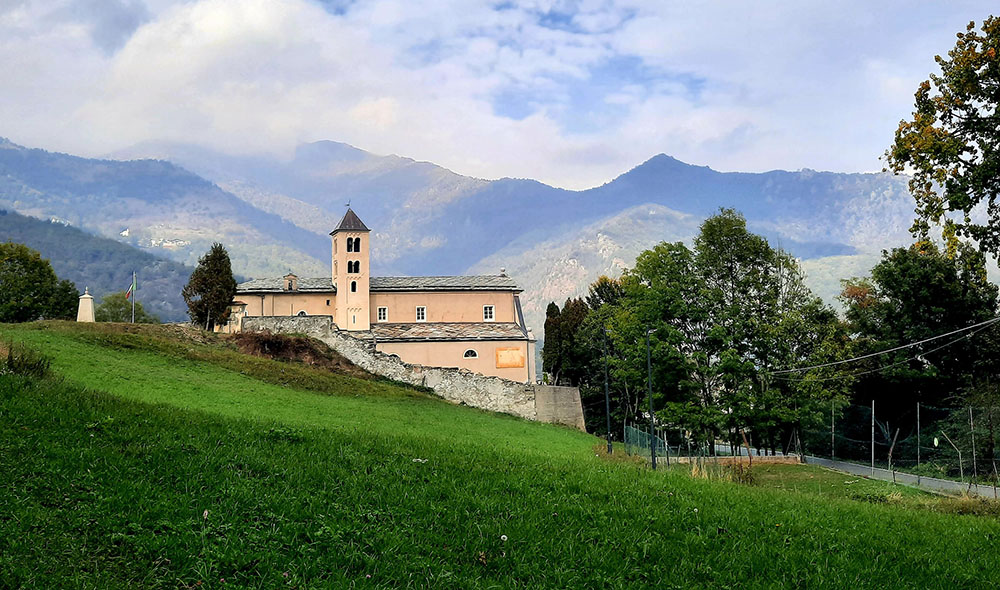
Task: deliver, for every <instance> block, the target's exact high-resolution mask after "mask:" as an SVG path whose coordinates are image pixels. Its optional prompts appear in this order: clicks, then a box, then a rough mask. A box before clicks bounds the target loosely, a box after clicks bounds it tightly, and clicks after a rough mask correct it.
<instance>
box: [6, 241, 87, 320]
mask: <svg viewBox="0 0 1000 590" xmlns="http://www.w3.org/2000/svg"><path fill="white" fill-rule="evenodd" d="M79 297H80V294H79V292H78V291H77V290H76V286H75V285H74V284H73V283H72V282H70V281H65V280H64V281H60V280H59V279H58V277H56V273H55V272H54V271H53V270H52V265H50V264H49V261H48V260H45V259H44V258H42V257H41V255H40V254H39V253H38V252H36V251H34V250H32V249H31V248H28V247H27V246H25V245H23V244H15V243H13V242H7V243H4V244H0V322H30V321H34V320H38V319H70V318H73V317H76V309H77V305H78V302H79Z"/></svg>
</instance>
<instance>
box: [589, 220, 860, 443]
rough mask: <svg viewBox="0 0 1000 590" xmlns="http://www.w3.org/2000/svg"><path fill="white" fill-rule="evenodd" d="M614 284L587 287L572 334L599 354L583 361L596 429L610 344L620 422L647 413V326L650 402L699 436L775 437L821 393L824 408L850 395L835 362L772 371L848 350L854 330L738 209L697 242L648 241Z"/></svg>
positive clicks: (707, 226)
mask: <svg viewBox="0 0 1000 590" xmlns="http://www.w3.org/2000/svg"><path fill="white" fill-rule="evenodd" d="M618 283H619V284H618V285H615V284H614V282H612V281H611V280H610V279H607V278H602V279H599V280H598V281H597V282H596V283H595V284H594V285H593V286H592V287H591V292H590V297H588V300H589V301H590V302H591V307H592V308H593V311H592V312H591V314H590V315H589V316H588V317H587V319H586V321H585V322H584V323H583V325H582V327H581V329H580V330H579V333H578V337H577V340H578V342H579V343H580V346H581V347H582V348H583V349H585V350H587V351H588V352H589V358H591V359H594V360H593V362H590V363H589V364H588V363H581V365H582V366H584V367H585V368H586V369H587V370H586V371H585V372H584V374H583V377H582V378H581V385H582V390H581V394H582V396H583V399H584V404H585V407H584V410H585V412H584V413H585V417H586V418H587V424H588V428H589V429H593V430H594V431H597V432H601V431H603V430H604V425H603V422H604V418H603V362H601V360H602V358H601V357H602V355H603V354H604V352H603V349H604V347H605V346H607V348H608V364H609V366H610V377H611V379H610V381H611V387H610V389H611V392H612V401H613V403H614V404H615V407H614V409H613V414H614V416H615V418H616V421H619V422H618V423H619V424H620V420H623V419H630V420H637V419H641V418H642V414H643V413H644V412H645V411H646V408H647V407H648V406H647V403H648V401H647V400H646V389H647V371H646V363H645V360H646V337H645V335H646V331H647V330H649V329H654V330H655V332H654V333H653V335H652V337H651V338H650V349H651V356H652V360H653V362H652V372H653V391H654V395H653V406H654V411H655V412H656V414H657V417H658V419H659V420H660V422H661V424H664V425H667V426H673V427H676V428H677V429H678V430H685V431H688V432H691V433H692V436H694V437H695V438H696V439H702V440H710V439H712V438H714V437H715V436H717V435H718V434H720V433H728V434H729V435H730V436H732V437H733V440H734V441H735V440H738V439H739V437H738V432H739V430H743V429H750V430H751V431H752V433H753V436H754V437H756V438H755V442H756V443H759V444H760V445H761V446H769V447H772V448H773V447H775V446H776V445H777V443H778V442H779V440H780V441H782V442H784V441H786V440H788V436H786V435H787V434H788V433H790V432H794V431H795V430H796V429H797V428H798V427H799V425H801V424H802V423H804V422H808V421H809V420H810V419H811V417H812V416H813V415H814V414H815V409H816V405H817V402H818V401H819V400H824V404H823V405H824V407H826V408H828V407H829V403H828V402H829V400H830V399H831V398H832V397H836V396H843V389H844V385H843V382H842V381H839V380H826V379H825V377H828V376H830V373H831V371H830V370H816V371H810V372H808V373H807V374H805V375H802V376H795V378H794V379H793V378H785V379H781V380H777V379H776V380H769V379H767V378H766V376H767V375H768V373H769V372H770V371H771V370H772V369H775V368H786V367H792V366H802V365H804V364H814V363H819V362H822V361H824V360H830V358H831V357H836V356H838V355H840V354H842V353H843V348H844V346H845V345H846V342H847V334H846V332H845V330H844V329H843V326H842V325H841V323H840V322H839V320H838V319H837V317H836V314H835V313H834V312H833V311H832V310H831V309H830V308H829V307H827V306H824V305H823V304H822V303H821V302H820V301H819V300H818V299H817V298H815V297H813V296H812V295H811V294H810V293H809V291H808V289H806V288H805V286H804V285H803V283H802V276H801V272H800V270H799V268H798V264H797V262H796V261H795V260H794V259H793V258H791V257H790V256H789V255H787V254H786V253H784V252H781V251H780V250H776V249H774V248H772V247H771V246H770V245H769V244H768V243H767V241H766V240H765V239H764V238H762V237H761V236H758V235H755V234H753V233H752V232H750V231H748V230H747V228H746V221H745V219H744V218H743V217H742V215H740V214H739V213H737V212H735V211H732V210H725V209H724V210H722V211H720V212H719V213H718V214H717V215H715V216H712V217H710V218H709V219H707V220H706V221H705V222H704V223H703V224H702V228H701V232H700V233H699V235H698V236H697V238H696V239H695V247H694V249H691V248H688V247H687V246H686V245H684V244H683V243H679V242H678V243H673V244H671V243H661V244H659V245H657V246H655V247H653V248H651V249H649V250H647V251H645V252H642V253H641V254H640V255H639V256H638V257H637V259H636V262H635V266H634V268H632V269H630V270H629V271H627V272H626V273H625V274H624V275H623V277H622V278H621V280H620V281H618ZM605 328H607V329H608V333H607V334H605V332H604V329H605ZM605 338H606V341H605ZM584 356H587V355H584ZM673 432H674V433H675V434H674V435H676V432H677V430H673Z"/></svg>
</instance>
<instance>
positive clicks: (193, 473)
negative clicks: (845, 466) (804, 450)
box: [0, 323, 1000, 588]
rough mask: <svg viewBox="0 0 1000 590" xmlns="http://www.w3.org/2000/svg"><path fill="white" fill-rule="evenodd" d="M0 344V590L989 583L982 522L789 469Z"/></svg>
mask: <svg viewBox="0 0 1000 590" xmlns="http://www.w3.org/2000/svg"><path fill="white" fill-rule="evenodd" d="M9 341H15V342H24V343H28V344H30V345H31V346H33V347H35V348H36V349H38V350H40V351H42V352H43V353H44V354H46V355H47V356H48V357H50V359H51V361H52V371H53V374H54V377H49V378H45V379H35V378H29V377H25V376H21V375H17V374H10V373H7V374H2V375H0V473H2V474H3V475H2V479H0V482H2V483H0V587H12V588H18V587H25V588H56V587H67V588H125V587H132V588H193V587H198V588H209V587H210V588H350V587H356V588H400V587H403V588H406V587H415V588H416V587H439V588H507V587H521V588H538V587H556V588H618V587H657V588H758V587H760V588H844V587H850V588H889V587H921V588H945V587H948V588H956V587H970V586H973V585H975V586H987V585H989V584H991V583H994V584H995V583H997V582H998V581H1000V568H997V566H996V562H997V556H998V555H1000V522H998V520H997V519H995V518H988V517H981V516H968V515H958V514H946V513H942V512H940V511H937V510H930V509H924V508H920V507H916V506H915V505H914V506H911V505H908V504H906V503H905V502H904V503H872V502H869V501H859V500H858V499H852V497H851V495H850V494H849V493H848V492H847V491H843V490H842V491H837V490H836V488H837V485H839V486H840V487H841V488H845V487H849V486H852V485H856V484H843V483H841V484H836V483H835V482H836V480H830V481H829V482H827V484H829V485H825V484H824V483H823V482H818V485H815V487H812V488H811V487H810V486H811V484H810V482H809V481H805V483H802V484H801V485H797V484H790V483H789V482H793V481H795V480H796V478H803V479H805V480H810V479H812V480H815V479H816V477H817V474H827V473H832V472H825V471H822V470H797V468H794V467H792V468H785V467H782V468H780V469H777V470H773V471H770V470H765V469H763V468H762V469H760V470H759V471H757V472H756V479H757V482H758V485H754V486H748V485H739V484H733V483H729V482H725V481H714V480H706V479H695V478H691V477H689V476H688V475H686V474H685V473H683V472H682V471H680V470H670V471H667V470H664V471H658V472H652V471H650V470H649V469H648V468H646V467H644V466H642V465H638V464H636V463H634V462H630V461H618V460H608V459H607V458H606V457H604V456H599V455H600V453H599V452H598V451H599V449H600V447H601V445H600V442H599V441H598V440H597V439H595V438H593V437H590V436H588V435H585V434H582V433H579V432H574V431H571V430H568V429H566V428H561V427H556V426H549V425H542V424H535V423H530V422H526V421H523V420H519V419H515V418H511V417H506V416H498V415H495V414H489V413H486V412H482V411H478V410H474V409H471V408H466V407H460V406H455V405H451V404H448V403H445V402H443V401H440V400H438V399H435V398H433V397H432V396H429V395H427V394H426V393H422V392H419V391H415V390H413V389H409V388H405V387H399V386H396V385H393V384H391V383H385V382H379V381H371V380H360V379H355V378H350V377H342V376H334V375H330V374H328V373H326V372H324V371H322V370H318V369H312V368H310V367H305V366H301V365H297V364H294V363H282V362H277V361H269V360H265V359H258V358H253V357H247V356H244V355H240V354H239V353H237V352H235V351H234V350H231V349H230V348H228V347H227V346H226V345H225V344H224V343H221V342H216V341H215V340H214V339H212V338H209V339H207V341H206V342H204V343H195V342H191V341H185V340H177V339H176V338H175V337H173V336H172V335H171V334H170V332H169V331H168V330H167V329H166V328H163V329H153V328H149V329H147V331H144V332H141V333H137V334H125V333H121V331H120V330H119V329H115V328H112V327H109V326H83V327H81V326H78V325H75V324H71V323H46V324H33V325H20V326H10V325H3V326H0V342H9ZM783 470H787V473H785V474H784V475H782V473H781V471H783ZM803 474H805V475H803ZM833 475H834V476H835V478H836V479H839V481H841V482H843V481H846V480H849V479H850V478H848V477H847V476H843V475H841V474H833ZM810 476H811V477H810ZM823 477H828V476H826V475H823ZM812 483H813V484H815V483H817V482H812ZM865 485H872V486H881V485H883V484H877V483H876V482H866V483H865ZM884 485H887V484H884ZM775 487H786V488H788V489H774V488H775ZM873 489H875V490H876V492H878V491H879V490H883V489H884V488H879V487H875V488H873ZM878 493H881V492H878ZM907 494H908V495H909V494H910V493H909V492H907ZM913 495H919V494H915V493H914V494H913ZM206 511H207V512H206Z"/></svg>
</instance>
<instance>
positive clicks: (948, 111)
mask: <svg viewBox="0 0 1000 590" xmlns="http://www.w3.org/2000/svg"><path fill="white" fill-rule="evenodd" d="M934 59H935V61H936V62H937V63H938V65H939V66H940V68H941V73H940V75H937V74H931V76H930V79H929V80H925V81H924V82H922V83H921V84H920V87H919V88H918V89H917V92H916V95H915V105H914V106H915V110H914V111H913V116H912V119H911V120H909V121H906V120H904V121H900V123H899V128H898V129H897V130H896V136H895V141H894V142H893V144H892V146H891V147H890V148H889V149H888V150H887V151H886V153H885V158H886V161H887V163H888V167H889V168H890V169H891V170H892V171H893V172H896V173H901V172H909V171H912V173H913V177H912V179H911V180H910V193H911V194H912V195H913V197H914V199H916V203H917V206H916V213H917V219H916V221H915V222H914V224H913V228H912V230H911V231H913V232H914V233H915V234H916V235H917V236H918V237H920V238H927V237H928V234H929V233H930V225H931V224H932V223H933V224H937V225H942V226H943V229H942V232H943V235H944V237H945V239H946V241H947V242H948V243H949V244H950V245H951V244H954V243H955V240H956V239H957V238H958V237H960V236H965V237H969V238H972V239H973V240H976V241H977V242H978V243H979V247H980V249H982V250H983V251H984V252H989V253H991V254H993V255H1000V208H998V207H997V206H996V203H995V202H994V201H995V199H996V198H997V196H998V195H1000V18H997V17H993V16H991V17H989V18H987V19H986V20H985V21H984V22H983V25H982V27H981V30H980V31H976V30H975V22H970V23H969V25H968V27H966V32H964V33H959V34H958V41H957V42H956V44H955V47H954V49H952V50H951V51H949V52H948V57H947V58H943V57H941V56H935V58H934ZM981 204H982V205H987V207H985V211H984V212H983V214H985V216H986V222H985V223H982V222H981V218H979V217H980V207H979V206H980V205H981ZM974 210H976V211H975V212H974ZM950 214H952V215H950ZM954 214H957V215H954ZM975 218H979V219H975Z"/></svg>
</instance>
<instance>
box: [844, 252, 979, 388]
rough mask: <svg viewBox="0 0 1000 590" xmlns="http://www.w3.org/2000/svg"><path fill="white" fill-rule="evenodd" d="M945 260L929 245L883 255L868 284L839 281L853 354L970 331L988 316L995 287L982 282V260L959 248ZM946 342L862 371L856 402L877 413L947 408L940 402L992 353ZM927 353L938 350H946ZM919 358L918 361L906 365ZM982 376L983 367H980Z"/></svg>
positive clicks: (970, 342) (971, 343)
mask: <svg viewBox="0 0 1000 590" xmlns="http://www.w3.org/2000/svg"><path fill="white" fill-rule="evenodd" d="M955 252H956V256H955V257H949V256H948V254H947V253H946V252H943V251H941V250H940V249H939V248H938V247H937V246H935V245H934V244H932V243H930V242H917V243H916V244H914V245H912V246H910V247H909V248H895V249H893V250H889V251H885V252H883V255H882V260H881V261H880V262H879V263H878V264H877V265H875V267H874V268H873V269H872V273H871V277H866V278H861V279H851V280H848V281H845V283H844V291H843V294H842V297H841V301H842V302H843V303H844V306H845V315H846V318H847V320H848V322H849V326H850V330H851V332H852V334H853V336H854V340H855V346H856V347H857V349H858V352H860V353H866V352H875V351H881V350H886V349H889V348H894V347H896V346H900V345H903V344H908V343H911V342H916V341H919V340H923V339H925V338H929V337H931V336H936V335H939V334H944V333H946V332H950V331H952V330H955V329H957V328H962V327H965V326H970V325H972V324H976V323H979V322H982V321H985V320H988V319H990V318H992V317H994V316H995V314H996V311H997V287H996V286H995V285H993V284H991V283H990V282H988V281H987V280H986V265H985V259H984V258H983V255H982V254H980V253H979V252H977V251H976V250H974V249H973V248H971V247H969V246H966V245H964V244H959V246H958V247H957V248H956V249H955ZM960 336H961V335H958V336H956V338H957V341H955V342H951V340H954V339H945V340H942V341H939V342H936V343H934V345H932V346H924V347H920V348H917V349H904V350H900V351H897V352H895V353H890V354H887V355H882V356H880V357H878V358H875V359H872V360H871V361H869V362H868V363H867V364H865V365H864V366H862V367H861V368H862V369H864V370H868V371H872V372H871V373H869V374H867V375H864V376H863V377H860V381H859V382H858V383H857V385H856V386H855V388H854V397H855V400H856V401H857V402H858V403H870V401H871V400H872V399H874V400H875V401H876V403H877V404H879V405H880V407H883V408H891V407H894V406H898V405H901V404H903V403H904V402H905V403H906V407H907V408H908V407H909V405H910V403H914V402H924V403H933V404H935V405H947V404H949V403H954V400H948V399H945V397H944V396H943V395H942V393H943V392H948V393H945V396H948V395H953V394H954V392H957V391H958V390H959V389H961V388H962V387H963V386H964V385H965V384H966V383H968V382H969V379H970V378H971V373H970V370H971V368H972V367H973V366H974V365H976V364H980V365H981V364H982V363H984V362H987V361H990V362H991V363H992V361H991V360H990V359H993V358H995V354H996V351H997V350H998V349H997V348H996V347H995V346H990V347H988V348H984V346H983V344H984V343H986V342H988V341H987V340H984V339H983V338H982V337H976V338H975V339H973V338H971V337H968V338H961V337H960ZM949 342H951V343H950V344H948V346H947V347H945V348H943V349H941V350H935V351H933V352H930V351H929V350H930V349H931V348H935V347H936V346H937V345H941V344H946V343H949ZM917 353H923V354H921V355H920V357H919V358H913V357H914V356H915V355H916V354H917ZM982 368H983V369H984V370H986V369H987V367H985V366H983V367H982Z"/></svg>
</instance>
